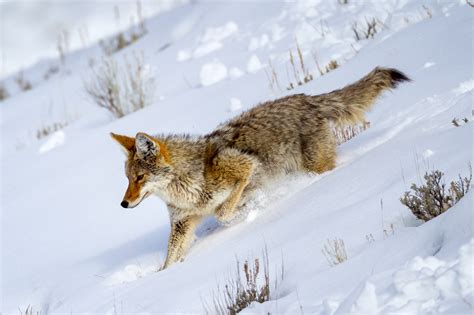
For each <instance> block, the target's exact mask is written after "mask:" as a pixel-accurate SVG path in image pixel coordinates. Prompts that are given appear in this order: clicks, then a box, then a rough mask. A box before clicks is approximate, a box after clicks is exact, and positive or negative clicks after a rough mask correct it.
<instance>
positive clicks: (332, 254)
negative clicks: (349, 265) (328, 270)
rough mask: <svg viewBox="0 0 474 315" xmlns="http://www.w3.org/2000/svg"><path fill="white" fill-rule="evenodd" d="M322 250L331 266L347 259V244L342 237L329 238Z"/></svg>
mask: <svg viewBox="0 0 474 315" xmlns="http://www.w3.org/2000/svg"><path fill="white" fill-rule="evenodd" d="M321 251H322V252H323V255H324V257H326V260H327V261H328V264H329V266H331V267H334V266H335V265H339V264H340V263H343V262H344V261H346V260H347V252H346V246H345V244H344V241H343V240H341V239H337V238H336V239H334V240H329V239H328V240H327V243H326V244H324V246H323V249H322V250H321Z"/></svg>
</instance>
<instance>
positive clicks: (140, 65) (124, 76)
mask: <svg viewBox="0 0 474 315" xmlns="http://www.w3.org/2000/svg"><path fill="white" fill-rule="evenodd" d="M154 83H155V82H154V78H153V76H152V74H151V73H150V69H149V68H148V67H147V66H146V65H145V63H144V57H143V54H140V55H137V54H135V55H134V58H133V62H129V61H128V60H127V58H125V60H124V65H119V64H118V63H117V62H116V61H115V60H114V59H112V58H110V57H105V58H103V59H102V64H101V65H100V66H99V67H98V69H93V76H92V78H91V80H90V81H86V82H84V87H85V90H86V92H87V94H88V95H89V97H90V98H91V99H92V100H93V101H94V102H95V103H96V104H97V105H99V106H100V107H103V108H105V109H107V110H108V111H110V112H111V113H112V114H113V115H114V116H115V117H116V118H120V117H123V116H125V115H127V114H129V113H132V112H135V111H137V110H139V109H142V108H144V107H145V106H147V105H149V104H150V103H151V102H152V101H153V93H154V85H155V84H154Z"/></svg>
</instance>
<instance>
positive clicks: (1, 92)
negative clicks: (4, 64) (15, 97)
mask: <svg viewBox="0 0 474 315" xmlns="http://www.w3.org/2000/svg"><path fill="white" fill-rule="evenodd" d="M9 97H10V93H8V90H7V88H6V87H5V85H3V84H0V101H3V100H5V99H7V98H9Z"/></svg>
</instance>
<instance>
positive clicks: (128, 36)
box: [99, 1, 148, 55]
mask: <svg viewBox="0 0 474 315" xmlns="http://www.w3.org/2000/svg"><path fill="white" fill-rule="evenodd" d="M136 14H137V17H138V26H135V25H134V23H133V18H131V20H130V21H131V23H130V24H131V25H130V28H129V30H128V31H126V32H118V33H117V34H116V35H115V36H113V37H111V38H110V39H107V40H101V41H100V42H99V45H100V46H101V47H102V50H103V51H104V53H105V54H106V55H112V54H113V53H115V52H117V51H119V50H122V49H123V48H125V47H127V46H130V45H131V44H133V43H134V42H136V41H137V40H139V39H140V38H141V37H143V36H144V35H145V34H146V33H147V32H148V30H147V28H146V23H145V18H144V17H143V14H142V5H141V2H140V1H137V2H136ZM114 15H115V20H116V23H117V27H118V26H119V25H120V11H119V9H118V7H117V6H115V7H114Z"/></svg>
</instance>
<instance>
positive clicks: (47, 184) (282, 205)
mask: <svg viewBox="0 0 474 315" xmlns="http://www.w3.org/2000/svg"><path fill="white" fill-rule="evenodd" d="M428 12H429V13H430V14H428ZM372 17H373V18H376V19H377V20H378V21H379V23H380V27H379V28H378V29H377V33H376V34H375V36H374V38H371V39H365V38H363V39H361V40H359V41H357V40H356V39H355V38H354V33H353V30H352V29H351V25H353V23H354V22H357V25H359V26H360V27H363V25H365V24H364V23H366V22H365V21H366V19H370V18H372ZM38 21H39V20H38ZM473 21H474V10H472V8H470V7H469V6H468V5H467V4H466V2H465V1H431V2H426V1H421V0H414V1H395V0H393V1H392V0H389V1H378V0H367V1H349V3H348V4H339V2H338V1H322V0H311V1H297V2H292V1H271V2H270V1H265V2H257V1H251V2H229V1H227V2H214V1H210V2H209V1H191V2H189V3H186V4H183V5H180V6H177V7H174V8H173V9H172V10H170V11H167V12H164V13H162V14H159V15H156V16H153V17H150V18H148V19H147V20H146V25H147V29H148V33H147V34H146V35H145V36H143V37H142V38H140V39H139V40H138V41H136V42H135V43H133V44H132V45H130V46H128V47H125V48H124V49H122V50H120V51H118V52H117V53H115V54H113V55H112V56H111V58H114V59H115V60H116V61H117V62H122V61H123V60H124V58H128V60H133V59H132V58H133V56H134V54H136V53H137V52H140V51H143V52H144V56H145V59H146V60H145V64H147V65H149V69H154V70H155V71H154V80H155V86H156V92H155V95H157V96H159V97H156V98H154V99H153V102H152V103H151V104H150V105H149V106H147V107H146V108H144V109H142V110H140V111H137V112H134V113H132V114H129V115H127V116H125V117H123V118H121V119H115V120H114V119H113V118H112V117H111V115H110V114H109V113H108V112H107V111H106V110H105V109H103V108H100V107H98V106H97V105H95V104H94V103H93V102H91V101H90V100H89V99H88V98H87V95H86V94H85V92H84V88H83V86H84V81H88V80H91V79H92V76H93V72H92V71H91V70H90V67H97V66H99V65H100V62H101V60H102V54H103V52H102V50H101V48H100V46H99V45H97V44H93V45H91V46H89V47H86V48H84V49H81V50H77V51H73V52H71V53H70V54H68V55H67V56H66V59H65V63H64V65H62V66H60V68H59V71H58V72H57V73H54V74H52V75H51V76H50V77H49V78H48V79H47V80H46V79H45V78H44V75H45V73H46V72H47V71H48V69H50V67H51V66H54V65H57V64H58V61H57V60H43V61H41V62H39V63H38V64H36V65H33V66H32V67H30V68H25V69H24V70H23V76H24V78H26V79H28V80H29V81H30V82H31V83H32V86H33V88H32V89H31V90H29V91H21V90H20V89H19V88H18V85H17V84H16V82H15V78H16V76H8V77H5V79H4V80H3V82H2V83H3V84H4V86H5V87H6V88H7V89H8V91H9V92H10V97H9V98H7V99H5V100H3V101H2V102H1V103H0V117H2V119H1V132H2V143H1V151H0V157H1V160H2V165H1V172H2V182H1V183H0V185H1V187H0V188H1V189H0V192H1V195H0V198H1V216H0V223H1V233H2V234H1V235H2V239H1V248H2V251H1V260H0V261H1V268H2V269H1V270H2V272H1V279H0V281H1V292H0V296H1V301H0V312H1V313H2V314H16V313H18V310H19V309H20V310H23V311H25V309H26V308H27V306H28V305H30V306H31V307H32V309H33V314H36V312H41V314H71V313H73V314H79V313H87V314H122V313H123V314H133V313H141V314H156V313H160V314H170V313H180V314H183V313H185V314H190V313H193V314H202V313H203V312H204V307H203V303H207V304H209V303H212V301H213V298H214V296H215V295H216V294H219V292H220V291H219V290H218V289H217V288H218V286H220V288H221V289H222V287H223V284H224V283H225V281H226V280H228V279H229V276H230V275H232V274H233V273H234V272H235V268H236V263H235V259H236V257H237V258H238V259H240V260H241V261H243V260H244V259H246V258H257V257H260V258H261V253H262V250H263V249H264V248H266V249H267V251H268V258H269V268H270V270H269V274H270V278H271V279H270V280H271V285H272V288H273V287H274V285H275V281H276V280H277V279H276V278H275V277H274V275H275V274H278V272H279V270H281V265H282V264H283V265H284V278H283V279H278V285H277V287H276V289H272V291H271V293H270V296H271V300H270V301H268V302H265V303H262V304H259V303H252V304H251V305H250V306H249V307H248V308H247V309H245V310H243V311H242V314H268V313H271V314H301V313H303V314H321V315H323V314H324V315H332V314H350V313H352V314H394V313H398V314H400V313H404V314H472V311H473V309H472V306H473V305H474V293H473V291H474V289H473V268H472V266H473V265H474V262H473V256H474V253H473V252H474V241H473V211H472V209H473V207H472V198H473V193H472V192H470V193H469V194H468V195H467V196H465V197H464V198H463V199H461V201H460V202H459V203H457V204H456V205H455V206H454V207H452V208H451V209H449V210H448V211H446V212H445V213H443V214H442V215H440V216H438V217H436V218H434V219H433V220H431V221H429V222H426V223H422V222H419V221H417V220H416V218H415V217H414V216H413V214H412V213H411V212H410V210H409V209H407V208H406V207H404V206H403V205H402V204H401V203H400V201H399V198H400V197H401V196H402V195H403V193H404V192H405V191H407V190H408V189H409V187H410V185H411V184H412V183H416V184H418V185H419V184H421V181H422V176H423V174H424V173H425V172H426V171H430V170H433V169H439V170H441V171H443V172H444V173H445V178H446V182H447V183H449V181H451V180H453V179H456V178H457V176H458V174H467V172H468V163H469V162H471V163H472V143H473V142H472V134H473V133H472V125H473V123H472V99H473V97H474V83H473V82H474V78H473V72H472V56H473V55H474V53H473V46H472V42H473V32H474V27H473ZM38 23H39V22H38ZM35 27H41V25H40V24H38V25H37V26H36V25H35ZM295 39H296V40H297V41H298V45H299V47H300V48H301V50H302V54H303V56H304V58H305V60H304V61H305V66H306V67H307V68H308V71H309V72H310V73H311V74H312V75H313V77H314V79H313V80H312V81H310V82H308V83H306V84H303V85H301V86H297V85H296V87H295V88H294V89H292V90H287V89H286V87H287V86H289V84H290V83H293V84H294V85H295V82H294V76H293V73H292V72H291V71H292V70H291V65H290V64H289V51H290V50H292V51H293V54H294V56H295V57H296V58H297V54H296V43H295ZM314 58H316V59H314ZM333 59H335V60H337V62H338V64H339V67H338V68H337V69H335V70H333V71H331V72H330V73H328V74H325V75H324V76H321V75H320V74H319V71H318V70H317V68H316V64H315V61H316V60H317V61H318V63H319V64H320V66H321V67H323V68H324V67H325V65H327V64H328V63H329V62H330V61H331V60H333ZM267 60H271V62H272V67H273V68H274V71H275V72H276V73H277V75H278V79H279V83H280V85H281V87H280V88H278V87H276V88H275V87H274V88H273V89H272V88H270V87H269V81H268V77H267V74H268V70H269V68H263V67H265V63H266V62H267ZM297 60H298V59H297ZM297 66H299V63H297ZM376 66H384V67H394V68H397V69H400V70H401V71H403V72H405V73H406V74H407V75H408V76H409V77H410V78H411V79H412V82H410V83H404V84H401V85H400V86H399V87H398V88H397V89H396V90H394V91H393V92H390V93H386V94H384V95H383V96H382V97H380V98H379V99H378V100H377V102H376V104H375V106H374V107H373V110H372V111H370V112H369V113H368V114H367V117H366V118H367V121H370V128H369V129H367V130H366V131H364V132H362V133H361V134H359V135H358V136H356V137H354V138H353V139H351V140H350V141H348V142H345V143H343V144H342V145H340V146H339V147H338V148H337V153H338V159H337V167H336V168H335V169H333V170H332V171H330V172H326V173H324V174H320V175H303V174H301V175H299V174H298V175H295V176H288V177H284V178H282V179H281V180H279V181H276V182H274V183H269V185H268V187H264V188H262V190H261V191H260V192H259V193H258V194H257V195H256V197H255V198H254V199H253V200H252V201H251V202H249V203H248V204H247V205H246V207H245V209H244V211H243V212H242V213H241V216H240V217H239V218H238V220H236V221H235V222H233V224H232V225H230V226H222V225H220V224H219V223H218V222H217V221H216V220H215V219H214V218H207V219H206V220H205V221H204V222H203V223H202V224H201V225H200V226H199V227H198V230H197V232H196V240H195V241H194V242H193V244H192V246H191V249H190V251H189V253H188V255H187V256H186V259H185V260H184V261H183V262H180V263H176V264H175V265H172V266H171V267H170V268H168V269H165V270H162V271H158V270H159V268H160V267H161V265H162V264H163V262H164V259H165V256H166V250H167V244H168V234H169V231H170V227H169V218H168V211H167V209H166V205H165V204H164V203H163V202H162V201H161V200H160V199H159V198H156V197H149V198H147V199H146V200H144V201H143V202H142V203H141V204H140V205H139V206H138V207H137V208H135V209H133V210H131V209H128V210H124V209H123V208H121V207H120V202H121V201H122V198H123V193H124V191H125V189H126V186H127V183H128V182H127V179H126V177H125V174H124V172H123V163H124V159H125V157H124V155H123V154H122V153H121V149H120V148H119V147H118V145H117V144H116V143H115V142H114V141H113V140H112V139H110V137H109V133H110V132H115V133H119V134H125V135H129V136H135V135H136V134H137V132H146V133H151V134H154V133H165V134H166V133H186V134H193V135H202V134H206V133H208V132H211V131H212V130H213V129H214V128H215V127H216V126H217V125H218V124H220V123H222V122H224V121H226V120H228V119H230V118H232V117H234V116H236V115H238V114H239V113H240V112H241V111H242V110H245V109H248V108H250V107H252V106H254V105H257V104H258V103H262V102H265V101H268V100H272V99H276V98H279V97H283V96H287V95H291V94H298V93H306V94H312V95H315V94H321V93H326V92H329V91H332V90H334V89H339V88H341V87H343V86H344V85H346V84H349V83H352V82H354V81H356V80H358V79H359V78H361V77H362V76H364V75H365V74H367V73H368V72H370V71H371V70H372V69H373V68H374V67H376ZM263 70H267V71H263ZM298 70H299V68H298ZM272 71H273V70H272ZM287 72H289V73H288V75H287ZM453 118H457V119H459V120H460V121H461V120H462V119H464V118H467V123H465V122H462V124H460V126H459V127H455V126H454V125H453V124H452V123H451V121H452V120H453ZM57 123H61V126H64V128H62V129H61V130H58V131H57V132H55V133H52V134H50V135H49V136H47V137H46V138H40V139H38V137H37V132H38V130H42V128H44V127H45V126H46V127H47V126H54V125H55V124H56V125H57ZM335 238H337V239H341V240H343V241H344V244H345V248H346V251H347V257H348V259H347V260H346V261H344V262H343V263H340V264H338V265H336V266H334V267H331V266H329V264H328V263H327V261H326V258H325V257H324V255H323V253H322V252H321V249H322V248H323V246H324V244H325V243H326V242H327V240H328V239H335Z"/></svg>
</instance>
